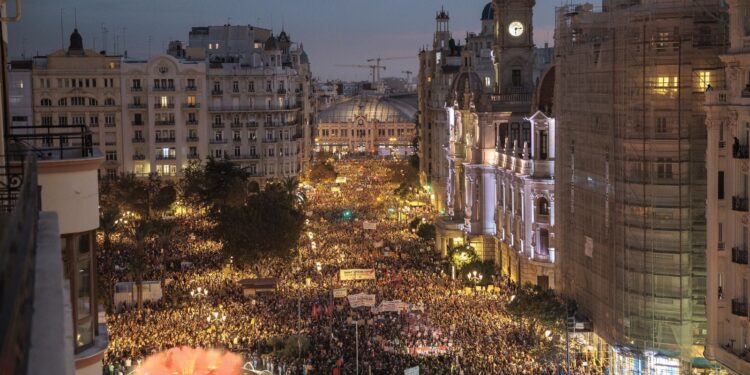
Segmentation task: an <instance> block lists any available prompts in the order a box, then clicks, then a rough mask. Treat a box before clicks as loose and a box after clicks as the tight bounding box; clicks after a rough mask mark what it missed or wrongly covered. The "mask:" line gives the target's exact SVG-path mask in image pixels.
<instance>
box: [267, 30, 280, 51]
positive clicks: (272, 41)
mask: <svg viewBox="0 0 750 375" xmlns="http://www.w3.org/2000/svg"><path fill="white" fill-rule="evenodd" d="M277 49H279V46H278V44H277V43H276V38H274V37H273V34H272V35H271V36H269V37H268V39H266V45H265V50H266V51H273V50H277Z"/></svg>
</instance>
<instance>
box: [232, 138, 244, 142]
mask: <svg viewBox="0 0 750 375" xmlns="http://www.w3.org/2000/svg"><path fill="white" fill-rule="evenodd" d="M232 142H233V143H242V138H239V137H237V138H232Z"/></svg>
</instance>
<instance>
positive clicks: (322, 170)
mask: <svg viewBox="0 0 750 375" xmlns="http://www.w3.org/2000/svg"><path fill="white" fill-rule="evenodd" d="M332 160H333V159H322V160H317V161H316V162H315V163H314V164H313V165H312V167H311V169H310V179H311V180H313V181H317V182H325V181H332V180H335V179H336V177H338V173H336V168H334V166H333V161H332Z"/></svg>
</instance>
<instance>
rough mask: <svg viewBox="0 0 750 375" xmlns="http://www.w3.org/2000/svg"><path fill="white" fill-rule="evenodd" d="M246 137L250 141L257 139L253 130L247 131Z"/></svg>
mask: <svg viewBox="0 0 750 375" xmlns="http://www.w3.org/2000/svg"><path fill="white" fill-rule="evenodd" d="M247 138H248V139H249V140H251V141H255V140H257V139H258V135H257V134H256V133H255V130H250V131H248V132H247Z"/></svg>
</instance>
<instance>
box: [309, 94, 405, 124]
mask: <svg viewBox="0 0 750 375" xmlns="http://www.w3.org/2000/svg"><path fill="white" fill-rule="evenodd" d="M416 113H417V109H416V108H414V107H412V106H411V105H409V104H407V103H405V102H402V101H399V100H395V99H390V98H385V97H381V96H359V97H357V98H354V99H351V100H348V101H345V102H343V103H339V104H336V105H334V106H332V107H330V108H328V109H326V110H324V111H322V112H320V114H318V122H319V123H337V122H338V123H351V122H354V121H356V120H357V118H359V117H360V116H361V117H364V118H365V120H366V121H368V122H371V121H377V122H392V123H398V122H413V121H414V116H415V115H416Z"/></svg>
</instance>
